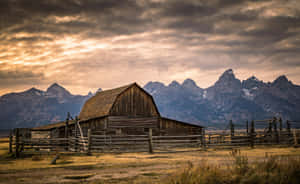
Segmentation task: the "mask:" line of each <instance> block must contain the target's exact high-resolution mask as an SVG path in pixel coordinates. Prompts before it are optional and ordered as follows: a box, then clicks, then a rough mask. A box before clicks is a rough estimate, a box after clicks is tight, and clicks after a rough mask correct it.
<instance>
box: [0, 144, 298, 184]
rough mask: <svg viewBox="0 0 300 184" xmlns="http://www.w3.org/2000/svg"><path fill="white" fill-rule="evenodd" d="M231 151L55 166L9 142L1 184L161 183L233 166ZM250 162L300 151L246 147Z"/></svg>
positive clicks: (66, 161)
mask: <svg viewBox="0 0 300 184" xmlns="http://www.w3.org/2000/svg"><path fill="white" fill-rule="evenodd" d="M230 152H231V150H220V149H219V150H214V149H208V150H205V151H203V150H202V151H201V150H193V151H190V150H189V151H188V150H181V152H176V153H154V154H149V153H121V154H116V153H115V154H111V153H105V154H104V153H99V154H93V155H91V156H87V155H85V154H72V155H70V154H61V155H60V158H59V159H58V160H57V163H56V165H51V164H50V163H51V160H52V159H53V158H54V157H55V155H53V154H43V155H34V156H27V157H23V158H18V159H15V158H13V157H11V156H10V155H9V153H8V143H3V142H0V184H2V183H3V184H10V183H11V184H15V183H22V184H23V183H31V184H36V183H49V184H50V183H93V184H94V183H95V184H96V183H99V184H100V183H160V181H161V180H163V179H165V178H166V177H168V176H170V175H172V173H174V172H176V171H178V170H182V169H183V168H185V167H187V165H188V164H189V162H191V163H193V164H194V165H197V164H200V163H201V162H206V163H209V164H216V165H219V166H220V167H222V166H226V165H228V164H231V163H232V161H233V158H232V157H231V155H230ZM241 153H242V154H243V155H247V156H248V159H249V162H254V161H261V160H263V159H265V157H266V156H270V155H273V156H277V155H278V156H292V157H293V156H297V157H299V156H300V149H299V148H284V147H260V148H255V149H250V148H242V149H241Z"/></svg>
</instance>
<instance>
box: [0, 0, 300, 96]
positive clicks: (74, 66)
mask: <svg viewBox="0 0 300 184" xmlns="http://www.w3.org/2000/svg"><path fill="white" fill-rule="evenodd" d="M228 68H232V69H233V70H234V72H235V74H236V75H237V77H238V78H239V79H241V80H243V79H246V78H248V77H250V76H251V75H255V76H256V77H258V78H259V79H261V80H264V81H273V80H274V79H275V78H276V77H277V76H279V75H282V74H285V75H286V76H287V77H288V78H289V79H290V80H292V81H293V83H296V84H300V1H299V0H259V1H258V0H205V1H204V0H202V1H201V0H184V1H183V0H178V1H176V0H136V1H131V0H38V1H37V0H1V1H0V95H1V94H4V93H7V92H11V91H22V90H25V89H28V88H30V87H32V86H34V87H37V88H40V89H46V88H47V86H49V85H50V84H51V83H53V82H58V83H60V84H61V85H63V86H64V87H66V88H67V89H69V90H70V91H71V92H72V93H75V94H86V93H87V92H88V91H95V90H96V89H97V88H99V87H101V88H104V89H107V88H112V87H116V86H119V85H124V84H128V83H131V82H134V81H136V82H138V83H139V84H141V85H144V84H145V83H146V82H148V81H161V82H164V83H165V84H168V83H170V82H171V81H173V80H177V81H179V82H182V81H183V80H184V79H186V78H192V79H194V80H195V81H196V82H197V84H198V85H199V86H200V87H203V88H205V87H208V86H210V85H212V84H214V82H215V81H216V80H217V79H218V77H219V75H220V74H222V73H223V72H224V70H226V69H228Z"/></svg>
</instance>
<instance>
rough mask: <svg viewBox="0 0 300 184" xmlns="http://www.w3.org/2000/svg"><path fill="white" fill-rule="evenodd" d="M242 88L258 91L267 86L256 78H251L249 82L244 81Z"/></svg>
mask: <svg viewBox="0 0 300 184" xmlns="http://www.w3.org/2000/svg"><path fill="white" fill-rule="evenodd" d="M242 86H243V88H245V89H257V88H260V87H262V86H266V84H265V83H264V82H263V81H261V80H259V79H258V78H256V77H255V76H252V77H249V78H248V79H247V80H243V82H242Z"/></svg>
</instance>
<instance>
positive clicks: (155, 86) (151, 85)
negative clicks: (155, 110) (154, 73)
mask: <svg viewBox="0 0 300 184" xmlns="http://www.w3.org/2000/svg"><path fill="white" fill-rule="evenodd" d="M165 87H166V86H165V85H164V84H163V83H161V82H152V81H150V82H148V83H147V84H146V85H145V86H144V89H145V90H146V91H148V92H149V93H151V94H154V93H155V92H156V91H157V90H162V89H163V88H165Z"/></svg>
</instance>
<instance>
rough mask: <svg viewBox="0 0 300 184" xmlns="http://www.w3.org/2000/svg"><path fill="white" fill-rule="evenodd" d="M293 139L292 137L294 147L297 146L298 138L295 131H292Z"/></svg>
mask: <svg viewBox="0 0 300 184" xmlns="http://www.w3.org/2000/svg"><path fill="white" fill-rule="evenodd" d="M293 137H294V146H298V138H297V133H296V129H293Z"/></svg>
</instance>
